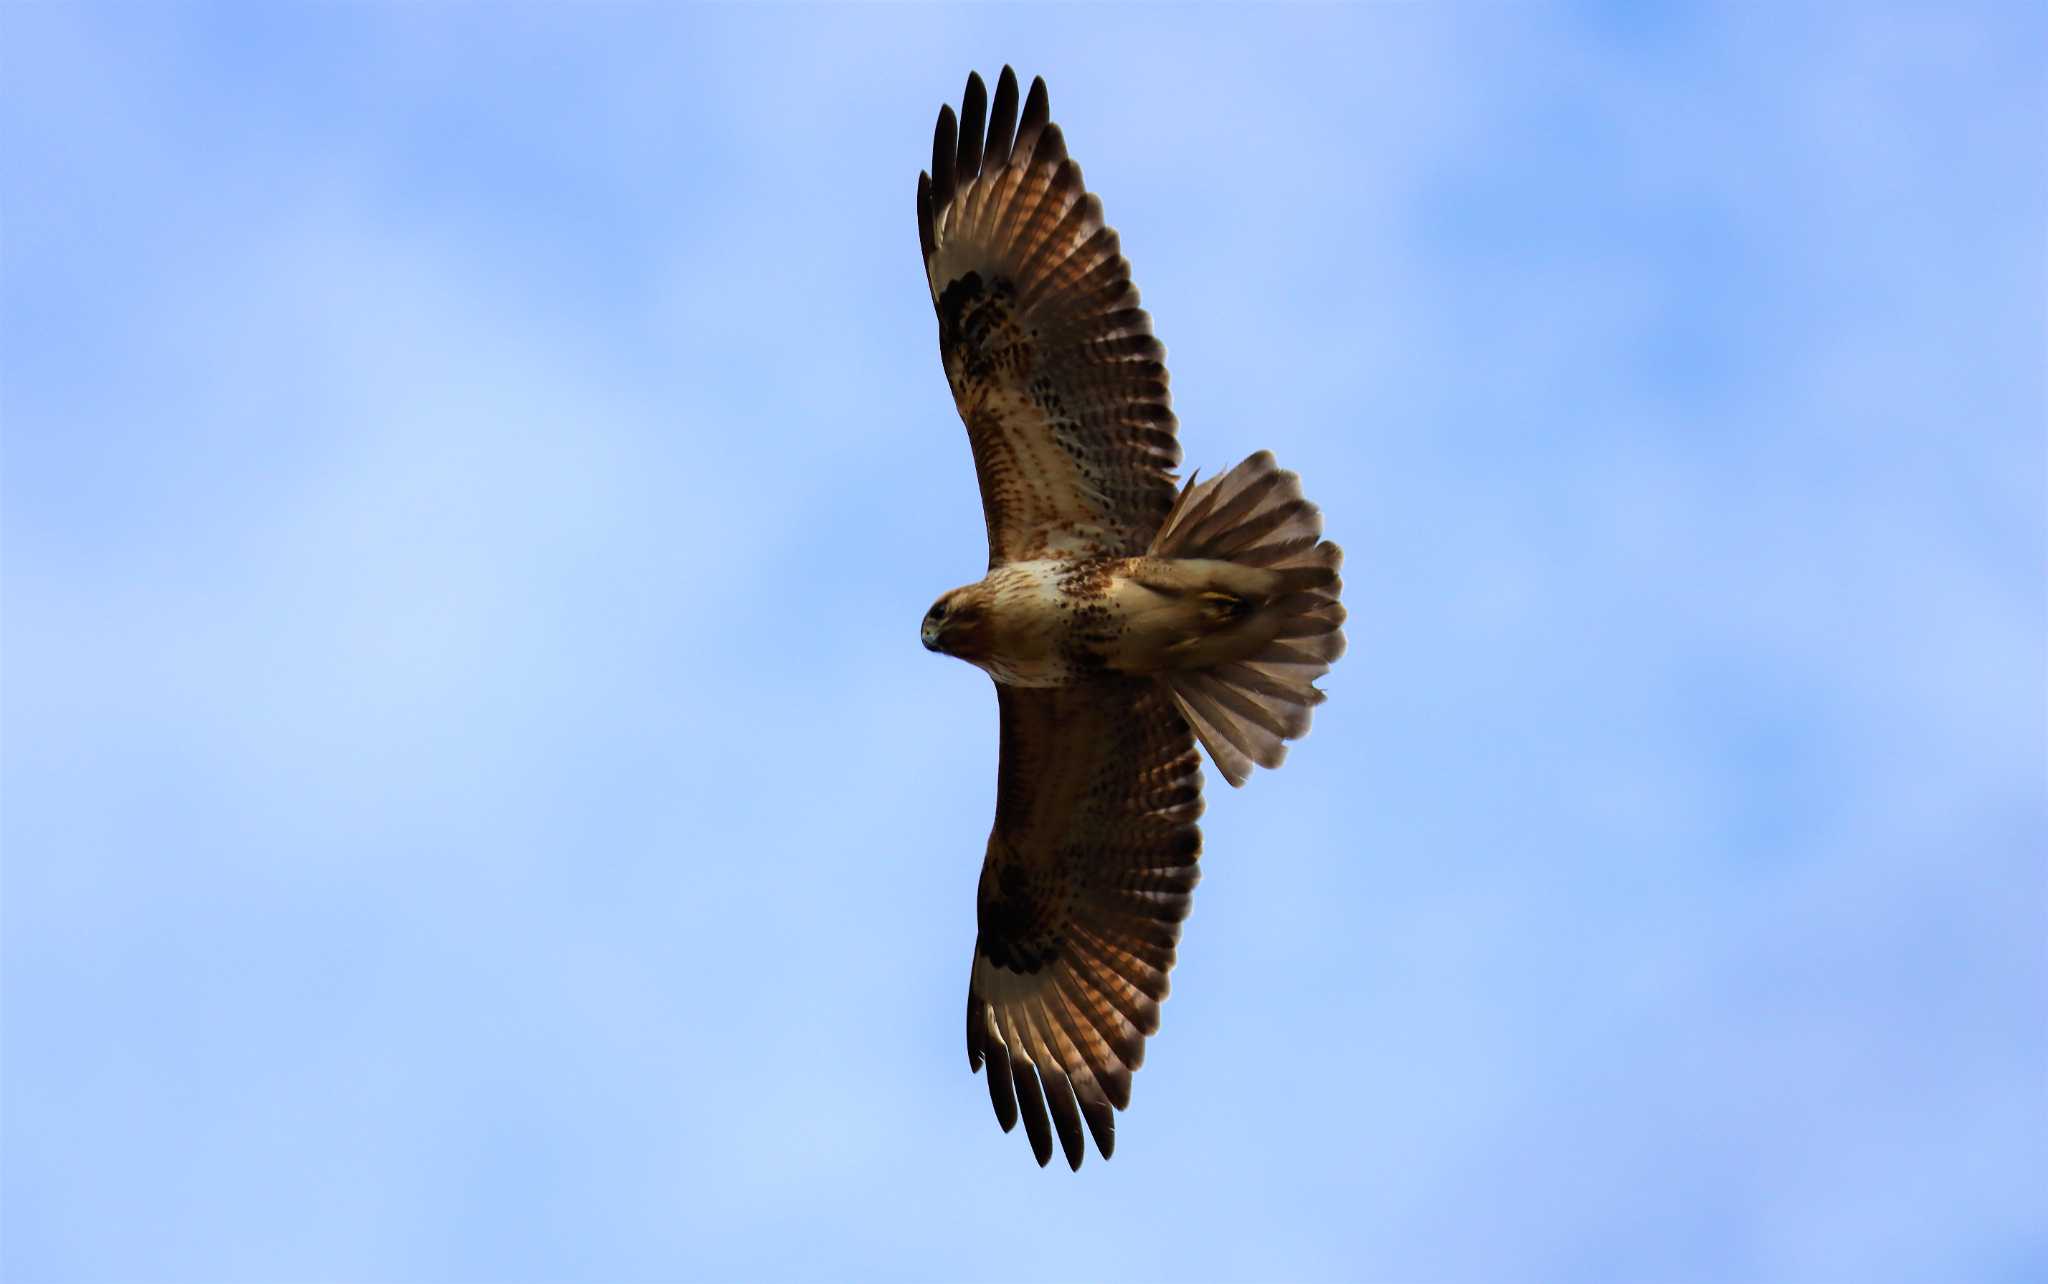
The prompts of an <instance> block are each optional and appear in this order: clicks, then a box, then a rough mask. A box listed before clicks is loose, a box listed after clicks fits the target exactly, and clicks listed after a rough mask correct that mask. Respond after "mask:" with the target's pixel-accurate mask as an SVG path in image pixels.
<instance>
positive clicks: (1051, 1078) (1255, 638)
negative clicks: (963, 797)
mask: <svg viewBox="0 0 2048 1284" xmlns="http://www.w3.org/2000/svg"><path fill="white" fill-rule="evenodd" d="M1018 106H1019V104H1018V93H1017V77H1016V75H1015V73H1013V72H1012V71H1011V70H1010V69H1009V68H1008V67H1005V68H1003V74H1002V77H1001V78H1000V79H999V80H998V81H997V82H996V92H995V100H994V102H993V103H991V102H990V101H989V97H988V91H987V89H986V87H985V86H984V85H983V84H982V81H981V77H980V76H978V75H970V76H969V77H968V78H967V92H966V95H965V98H964V99H963V101H962V103H961V107H960V115H959V117H958V118H957V119H956V118H955V117H954V115H953V109H952V108H951V107H950V106H947V107H942V108H940V109H939V123H938V130H937V133H936V135H935V136H934V138H933V140H932V169H931V173H929V174H920V175H918V180H917V235H918V240H919V242H920V244H921V245H922V247H923V250H924V267H925V277H926V280H927V281H928V282H929V284H930V286H931V293H932V304H933V306H934V307H935V308H936V309H937V310H938V315H939V354H940V356H941V357H942V358H943V359H944V362H945V367H946V380H947V382H948V383H950V384H951V385H952V389H953V401H954V403H955V405H957V406H958V408H959V411H960V418H961V419H962V421H964V422H965V423H966V425H967V440H968V443H969V445H970V446H971V447H972V448H973V451H974V471H975V474H976V476H977V477H978V478H979V479H980V482H981V501H982V509H983V512H984V514H985V516H986V517H987V520H988V574H987V575H986V576H984V577H983V578H982V579H981V581H980V582H978V583H975V584H970V585H967V586H966V587H964V588H957V589H954V590H952V591H951V592H949V593H947V594H945V595H944V596H942V597H940V598H939V600H938V601H937V602H936V603H934V604H933V606H932V608H931V610H930V611H929V612H928V613H926V615H925V617H924V628H923V637H924V644H925V646H926V647H927V648H929V649H931V650H933V651H938V652H942V653H944V654H946V655H953V656H958V657H959V658H961V659H963V660H966V661H967V662H969V663H970V664H974V665H977V666H979V667H980V668H982V669H984V670H985V671H987V672H988V674H989V675H990V676H991V677H993V678H994V679H995V686H996V704H997V708H998V710H999V712H1000V715H1001V720H1002V761H1001V764H1000V766H999V767H998V770H997V792H996V818H995V826H994V829H993V830H992V831H991V832H990V834H989V838H988V854H987V857H986V858H985V860H984V862H983V864H982V869H981V887H980V891H979V894H978V896H977V903H976V911H977V916H978V927H979V931H978V933H977V935H976V938H975V943H974V968H973V972H972V975H971V976H970V978H969V980H968V986H967V1059H968V1063H969V1064H970V1065H971V1066H972V1067H974V1068H975V1069H977V1070H979V1069H982V1068H983V1067H984V1066H986V1068H987V1076H988V1090H989V1097H990V1099H991V1100H992V1101H993V1102H994V1104H995V1111H996V1118H997V1119H998V1120H999V1121H1001V1123H1002V1126H1003V1130H1004V1131H1005V1132H1008V1131H1009V1130H1010V1129H1011V1128H1013V1127H1015V1126H1016V1124H1017V1121H1018V1119H1019V1118H1022V1119H1023V1121H1024V1130H1025V1132H1026V1134H1027V1135H1028V1136H1029V1137H1030V1139H1031V1149H1032V1152H1033V1154H1034V1155H1036V1157H1037V1159H1038V1162H1039V1163H1040V1164H1041V1165H1043V1164H1044V1163H1046V1162H1047V1161H1048V1160H1049V1159H1050V1158H1051V1157H1052V1144H1053V1138H1054V1137H1055V1136H1057V1137H1058V1139H1059V1143H1060V1147H1061V1149H1062V1150H1063V1151H1064V1152H1065V1154H1066V1160H1067V1163H1068V1165H1069V1166H1071V1167H1074V1168H1079V1167H1080V1166H1081V1157H1082V1154H1083V1149H1084V1146H1083V1137H1082V1127H1083V1125H1084V1123H1085V1125H1086V1127H1087V1131H1088V1132H1089V1133H1090V1134H1092V1135H1093V1136H1094V1138H1095V1146H1096V1149H1097V1150H1099V1151H1101V1152H1102V1157H1103V1158H1104V1159H1107V1158H1109V1156H1110V1153H1111V1152H1112V1151H1113V1150H1114V1149H1115V1145H1116V1117H1115V1115H1114V1114H1113V1113H1112V1112H1113V1111H1115V1110H1121V1109H1123V1108H1124V1107H1125V1106H1127V1105H1129V1104H1130V1099H1131V1072H1132V1071H1134V1070H1136V1069H1137V1068H1138V1066H1139V1064H1140V1063H1141V1062H1142V1061H1143V1060H1144V1057H1145V1038H1146V1036H1148V1035H1150V1034H1152V1033H1154V1032H1155V1031H1156V1030H1158V1028H1159V1005H1160V1003H1161V1001H1162V1000H1164V999H1165V998H1166V988H1167V984H1166V975H1167V972H1168V971H1169V970H1171V969H1172V967H1173V959H1174V947H1175V944H1176V943H1177V942H1178V940H1179V939H1180V924H1181V920H1183V919H1185V918H1186V917H1187V914H1188V908H1189V904H1190V897H1191V896H1192V894H1193V892H1194V888H1195V881H1196V879H1197V878H1198V877H1199V872H1198V870H1197V869H1196V860H1197V858H1198V857H1199V856H1200V854H1201V849H1202V836H1201V831H1200V829H1199V828H1197V826H1196V824H1195V822H1196V820H1197V819H1198V818H1199V817H1200V816H1201V814H1202V767H1201V755H1200V754H1199V753H1197V752H1196V750H1195V742H1196V741H1197V740H1199V741H1200V742H1201V744H1202V746H1203V747H1204V748H1206V749H1207V750H1208V752H1209V757H1210V759H1211V760H1212V761H1213V762H1214V763H1215V764H1216V769H1217V770H1218V771H1221V772H1222V773H1223V777H1224V779H1226V780H1228V781H1229V782H1230V783H1231V784H1233V785H1241V784H1243V783H1244V782H1245V779H1246V777H1248V776H1249V775H1250V774H1251V770H1252V767H1253V765H1254V764H1256V765H1258V766H1261V767H1269V768H1270V767H1277V766H1279V765H1280V761H1281V759H1282V758H1283V757H1284V756H1285V755H1286V752H1287V743H1286V742H1287V741H1289V740H1293V739H1296V738H1298V737H1300V736H1302V735H1304V734H1306V733H1307V731H1308V727H1309V714H1310V711H1311V710H1312V709H1313V708H1314V707H1315V706H1316V705H1317V704H1319V703H1321V702H1322V699H1323V693H1322V692H1321V691H1318V690H1317V689H1316V688H1315V686H1314V681H1315V679H1317V678H1319V677H1321V676H1322V675H1323V674H1324V673H1326V672H1327V671H1328V670H1329V667H1330V663H1331V661H1333V660H1335V659H1336V658H1337V657H1338V656H1339V655H1341V654H1343V651H1344V634H1343V632H1342V631H1341V626H1342V625H1343V622H1344V607H1343V606H1342V605H1341V604H1340V602H1339V601H1338V594H1339V592H1340V590H1341V588H1342V585H1341V582H1340V581H1339V579H1338V577H1337V572H1338V567H1339V564H1340V562H1341V561H1342V558H1343V554H1342V551H1341V550H1339V549H1338V547H1337V546H1336V545H1335V544H1332V543H1330V542H1328V541H1326V540H1324V539H1322V517H1321V515H1320V513H1319V512H1318V511H1317V509H1316V507H1315V506H1314V505H1313V504H1311V503H1309V502H1308V501H1307V500H1305V499H1303V498H1302V495H1301V482H1300V479H1299V478H1298V477H1296V476H1295V475H1294V474H1293V473H1290V472H1283V471H1282V470H1281V469H1280V468H1279V467H1277V466H1276V465H1275V463H1274V462H1273V457H1272V456H1271V455H1270V454H1267V453H1265V452H1263V451H1262V452H1260V453H1258V454H1256V455H1253V456H1252V457H1251V458H1249V459H1247V460H1245V461H1244V462H1243V463H1241V464H1239V465H1238V466H1237V467H1235V468H1233V469H1231V470H1230V471H1229V472H1227V473H1224V474H1223V475H1221V476H1219V477H1215V478H1212V479H1210V480H1209V481H1205V482H1199V483H1197V482H1196V481H1194V480H1193V479H1190V480H1189V483H1188V485H1187V486H1186V487H1184V488H1183V487H1181V486H1179V485H1178V484H1177V482H1176V478H1175V475H1174V469H1175V467H1176V466H1177V465H1178V464H1179V463H1180V457H1181V452H1180V443H1179V441H1178V439H1177V438H1176V437H1175V434H1174V428H1175V421H1174V416H1173V410H1172V408H1171V402H1170V399H1169V397H1168V395H1167V391H1166V365H1165V360H1164V358H1165V355H1166V350H1165V348H1164V347H1162V346H1161V344H1160V342H1159V340H1158V339H1156V338H1154V337H1153V335H1152V323H1151V319H1150V318H1149V317H1148V316H1146V314H1145V312H1144V310H1143V309H1142V308H1140V307H1139V306H1138V291H1137V288H1136V287H1135V286H1133V285H1132V284H1131V273H1130V264H1129V263H1128V262H1126V261H1125V260H1124V258H1123V255H1122V254H1121V252H1120V251H1119V248H1118V242H1117V235H1116V232H1115V231H1113V230H1112V229H1111V228H1110V227H1109V226H1108V225H1107V224H1105V223H1104V222H1103V220H1102V202H1101V201H1099V200H1097V199H1096V198H1095V197H1094V196H1093V195H1092V194H1090V193H1089V192H1088V190H1087V189H1086V188H1085V187H1084V186H1083V185H1082V182H1081V169H1080V167H1079V166H1078V165H1076V164H1075V163H1074V162H1073V161H1072V160H1070V159H1068V157H1067V148H1066V143H1065V140H1064V139H1062V137H1061V136H1060V129H1059V126H1057V125H1055V124H1053V123H1052V122H1051V120H1050V118H1049V115H1048V109H1047V105H1046V94H1045V82H1044V81H1043V80H1033V81H1032V82H1031V92H1030V93H1029V94H1028V95H1026V96H1025V98H1024V101H1023V104H1022V107H1023V110H1022V113H1021V114H1020V113H1019V111H1018Z"/></svg>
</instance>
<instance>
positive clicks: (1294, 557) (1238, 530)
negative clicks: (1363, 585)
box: [1150, 450, 1344, 785]
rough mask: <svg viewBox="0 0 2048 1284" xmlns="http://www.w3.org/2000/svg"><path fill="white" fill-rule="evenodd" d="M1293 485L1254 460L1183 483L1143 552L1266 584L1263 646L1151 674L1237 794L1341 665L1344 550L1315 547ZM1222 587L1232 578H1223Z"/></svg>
mask: <svg viewBox="0 0 2048 1284" xmlns="http://www.w3.org/2000/svg"><path fill="white" fill-rule="evenodd" d="M1322 533H1323V516H1322V512H1321V510H1320V509H1318V508H1317V507H1316V506H1315V505H1314V504H1312V503H1310V502H1309V501H1308V500H1306V499H1304V498H1302V494H1301V478H1300V477H1299V476H1297V475H1296V474H1294V473H1291V472H1287V471H1285V470H1283V469H1282V468H1280V467H1279V465H1278V464H1277V463H1275V462H1274V459H1273V456H1272V454H1271V453H1270V452H1268V451H1263V450H1262V451H1260V452H1259V453H1258V454H1256V455H1253V456H1252V457H1251V458H1249V459H1247V460H1245V461H1244V462H1243V463H1241V464H1239V465H1238V466H1237V467H1235V468H1233V469H1231V470H1230V471H1229V472H1227V473H1224V474H1222V475H1221V476H1219V477H1213V478H1211V479H1209V480H1208V481H1205V482H1199V483H1198V482H1195V481H1193V480H1192V479H1191V480H1190V481H1189V483H1188V485H1187V488H1186V489H1184V490H1183V491H1181V493H1180V497H1179V498H1178V499H1177V500H1175V501H1174V506H1173V510H1172V511H1171V512H1169V513H1168V514H1167V516H1166V521H1165V522H1164V523H1163V524H1162V525H1161V526H1160V528H1159V534H1158V535H1157V536H1156V537H1154V539H1153V541H1152V548H1151V550H1150V553H1151V556H1153V557H1166V558H1199V559H1207V560H1212V561H1222V562H1229V563H1232V564H1233V565H1234V566H1236V567H1243V568H1248V569H1251V570H1254V571H1257V572H1266V573H1267V574H1265V575H1262V576H1260V577H1259V582H1260V584H1261V585H1262V586H1263V587H1264V588H1265V589H1266V591H1265V592H1263V593H1261V594H1260V595H1259V598H1260V600H1259V601H1258V605H1257V607H1256V610H1257V620H1256V622H1257V623H1258V625H1259V630H1258V631H1259V632H1260V633H1262V634H1265V635H1266V636H1268V637H1269V639H1270V640H1268V641H1266V642H1265V643H1264V645H1263V647H1262V648H1261V649H1259V650H1257V651H1254V652H1253V653H1252V654H1250V655H1249V656H1247V657H1245V658H1242V659H1234V660H1229V661H1225V662H1223V663H1220V664H1215V665H1211V666H1206V667H1201V668H1190V669H1185V670H1177V671H1172V672H1167V673H1162V674H1160V675H1159V676H1160V680H1161V681H1163V682H1164V683H1165V684H1166V686H1167V688H1168V689H1169V690H1170V691H1172V693H1173V697H1174V701H1175V703H1177V704H1178V705H1179V706H1180V710H1181V713H1182V714H1183V715H1184V716H1185V717H1186V718H1187V720H1188V724H1189V725H1190V726H1192V727H1193V728H1194V731H1195V735H1196V736H1197V737H1199V738H1200V739H1201V742H1202V745H1203V747H1204V748H1206V749H1207V750H1208V751H1209V757H1210V758H1211V759H1213V760H1214V761H1215V763H1216V769H1217V770H1218V771H1220V772H1222V773H1223V778H1224V779H1226V780H1228V781H1229V782H1230V783H1231V784H1233V785H1242V784H1243V783H1244V782H1245V780H1246V779H1248V778H1249V777H1250V776H1251V772H1252V767H1253V766H1254V765H1257V766H1260V767H1266V768H1268V769H1270V768H1273V767H1278V766H1279V765H1280V763H1281V762H1282V761H1283V760H1284V759H1285V758H1286V756H1287V741H1289V740H1298V739H1300V738H1301V737H1302V736H1305V735H1307V734H1308V729H1309V720H1310V717H1311V711H1312V710H1313V709H1314V708H1315V707H1316V706H1317V705H1319V704H1321V703H1322V702H1323V699H1324V696H1323V693H1322V692H1321V691H1319V690H1317V689H1316V687H1315V680H1316V679H1317V678H1320V677H1321V676H1323V674H1325V673H1327V672H1329V670H1330V665H1331V663H1332V662H1333V661H1335V660H1336V659H1337V657H1339V656H1341V655H1343V654H1344V632H1343V624H1344V604H1343V603H1342V602H1341V601H1340V600H1339V598H1340V596H1341V594H1342V593H1343V589H1344V582H1343V580H1342V579H1340V578H1339V577H1338V571H1339V570H1340V569H1341V568H1342V566H1343V563H1344V550H1343V549H1341V548H1339V547H1337V545H1335V544H1333V543H1331V542H1330V541H1328V540H1326V539H1323V538H1322ZM1232 578H1233V579H1237V578H1238V577H1235V576H1233V577H1232Z"/></svg>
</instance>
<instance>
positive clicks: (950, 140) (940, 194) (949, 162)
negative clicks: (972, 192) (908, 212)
mask: <svg viewBox="0 0 2048 1284" xmlns="http://www.w3.org/2000/svg"><path fill="white" fill-rule="evenodd" d="M959 149H960V125H959V122H958V121H956V120H955V119H954V118H953V108H952V105H951V104H948V105H946V106H944V107H941V108H939V124H938V128H936V129H934V130H933V131H932V208H933V210H935V211H936V210H942V209H944V208H946V206H948V205H950V204H952V203H953V189H954V182H953V179H954V169H953V166H954V164H955V163H956V162H957V161H958V159H959Z"/></svg>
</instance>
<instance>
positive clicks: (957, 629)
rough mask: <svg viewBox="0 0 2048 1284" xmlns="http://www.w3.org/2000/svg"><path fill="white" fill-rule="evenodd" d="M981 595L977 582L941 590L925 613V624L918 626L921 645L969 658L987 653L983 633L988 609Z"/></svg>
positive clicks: (947, 653) (943, 652) (942, 653)
mask: <svg viewBox="0 0 2048 1284" xmlns="http://www.w3.org/2000/svg"><path fill="white" fill-rule="evenodd" d="M983 596H984V595H983V592H982V586H981V585H979V584H969V585H967V586H966V587H964V588H956V589H953V590H951V591H949V592H946V593H942V594H940V595H939V600H938V601H936V602H934V603H932V609H931V610H929V611H926V612H925V613H924V627H923V628H922V629H921V630H919V632H920V635H921V636H922V637H923V639H924V649H925V650H927V651H937V652H939V653H940V654H941V655H952V656H958V657H959V658H960V659H963V660H968V661H973V660H975V659H978V658H980V657H981V656H982V655H984V654H986V653H987V647H986V646H985V645H984V639H983V637H982V634H983V632H984V628H983V626H984V624H985V623H986V621H987V611H986V609H985V604H984V603H983V602H982V597H983Z"/></svg>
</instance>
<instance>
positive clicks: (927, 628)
mask: <svg viewBox="0 0 2048 1284" xmlns="http://www.w3.org/2000/svg"><path fill="white" fill-rule="evenodd" d="M918 636H919V637H921V638H923V639H924V649H925V650H927V651H936V650H938V649H939V622H938V621H937V620H926V621H925V622H924V627H923V628H922V629H920V630H918Z"/></svg>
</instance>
